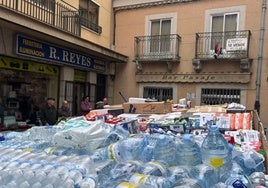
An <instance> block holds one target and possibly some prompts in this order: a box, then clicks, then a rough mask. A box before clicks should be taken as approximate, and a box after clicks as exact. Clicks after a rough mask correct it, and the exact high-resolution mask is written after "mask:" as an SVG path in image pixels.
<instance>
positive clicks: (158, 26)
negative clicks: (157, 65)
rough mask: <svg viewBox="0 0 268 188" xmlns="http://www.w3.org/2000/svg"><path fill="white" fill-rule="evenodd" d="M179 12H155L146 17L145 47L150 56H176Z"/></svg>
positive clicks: (155, 57)
mask: <svg viewBox="0 0 268 188" xmlns="http://www.w3.org/2000/svg"><path fill="white" fill-rule="evenodd" d="M176 33H177V13H166V14H153V15H148V16H146V17H145V35H146V39H147V40H146V42H145V47H144V48H143V50H144V54H145V55H146V57H148V58H153V59H159V58H160V59H161V58H174V57H173V56H174V54H176V53H175V52H176V50H177V49H178V48H177V45H176V44H177V43H176V42H177V41H176V40H174V36H173V35H174V34H176Z"/></svg>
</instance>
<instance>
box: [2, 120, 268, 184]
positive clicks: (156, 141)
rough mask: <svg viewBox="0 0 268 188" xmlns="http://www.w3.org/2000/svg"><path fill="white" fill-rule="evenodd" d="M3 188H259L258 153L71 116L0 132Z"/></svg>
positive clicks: (218, 139) (207, 137) (217, 138)
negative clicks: (56, 120)
mask: <svg viewBox="0 0 268 188" xmlns="http://www.w3.org/2000/svg"><path fill="white" fill-rule="evenodd" d="M0 164H1V165H0V187H1V188H2V187H3V188H4V187H5V188H8V187H10V188H11V187H12V188H14V187H19V188H27V187H31V188H60V187H63V188H180V187H181V188H182V187H184V188H213V187H215V188H229V187H230V188H231V187H234V188H255V187H256V188H258V187H259V188H261V187H268V175H266V174H265V165H264V164H265V163H264V157H263V155H262V154H260V153H259V152H257V151H256V150H254V149H252V148H250V149H243V150H241V148H240V149H239V148H237V147H235V146H234V145H233V144H230V143H228V142H227V140H226V139H225V137H224V136H223V134H222V132H220V129H219V128H218V127H217V126H216V125H212V126H211V127H209V131H207V132H205V133H204V134H198V135H196V134H188V133H186V134H177V135H176V134H168V133H167V132H165V131H161V130H158V131H155V132H153V133H152V132H146V131H137V132H135V134H133V131H130V127H129V125H128V126H125V124H123V123H118V124H116V125H115V124H113V125H111V124H107V123H105V122H104V121H103V120H101V119H96V120H95V121H88V120H87V119H85V117H83V116H81V117H75V118H71V119H69V120H67V121H61V122H60V123H59V124H58V125H54V126H34V127H31V128H30V129H28V130H26V131H23V132H15V131H10V132H3V133H0Z"/></svg>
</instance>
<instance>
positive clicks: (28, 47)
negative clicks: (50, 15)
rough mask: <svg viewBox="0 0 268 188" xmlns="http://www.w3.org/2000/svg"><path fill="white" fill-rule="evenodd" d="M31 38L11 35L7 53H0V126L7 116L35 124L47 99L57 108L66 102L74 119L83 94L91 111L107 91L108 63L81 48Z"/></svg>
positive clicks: (15, 34) (6, 124) (15, 33)
mask: <svg viewBox="0 0 268 188" xmlns="http://www.w3.org/2000/svg"><path fill="white" fill-rule="evenodd" d="M12 32H14V31H11V33H12ZM30 36H32V35H30ZM30 36H28V35H22V34H17V32H14V33H13V35H11V38H10V41H13V43H10V44H12V46H10V51H6V53H4V54H3V53H1V52H0V89H1V91H3V92H1V94H0V105H1V107H0V116H1V124H2V125H5V126H9V125H8V124H9V120H8V121H7V122H4V121H5V118H4V117H9V116H12V117H15V118H16V121H17V122H18V121H23V122H25V121H27V122H30V123H33V124H35V123H36V120H37V118H36V117H38V115H39V110H40V109H41V108H42V106H43V105H44V104H45V102H46V99H47V98H48V97H54V98H55V99H56V107H57V108H59V106H60V105H61V101H62V100H64V99H66V100H68V102H69V105H70V108H71V112H72V115H73V116H75V115H79V111H80V102H81V100H82V98H83V97H84V96H86V95H88V96H90V101H91V103H92V106H93V108H94V104H95V103H96V101H97V100H99V99H98V97H97V96H99V97H100V96H105V93H107V92H108V91H107V90H106V88H108V86H107V82H108V83H109V80H108V81H106V79H109V78H110V77H108V76H107V75H108V74H109V62H108V61H106V60H105V59H102V58H101V57H98V56H96V55H95V56H93V55H91V54H90V53H86V51H85V49H83V48H82V47H81V46H80V47H79V46H73V47H72V45H71V44H68V45H64V44H66V42H63V43H62V44H60V43H59V44H58V43H57V42H54V41H53V40H51V39H50V40H46V41H43V40H40V38H42V37H36V38H35V37H30ZM48 41H49V42H48ZM6 49H9V47H7V48H6ZM100 77H101V78H102V79H99V78H100ZM98 82H101V83H98ZM110 82H111V81H110Z"/></svg>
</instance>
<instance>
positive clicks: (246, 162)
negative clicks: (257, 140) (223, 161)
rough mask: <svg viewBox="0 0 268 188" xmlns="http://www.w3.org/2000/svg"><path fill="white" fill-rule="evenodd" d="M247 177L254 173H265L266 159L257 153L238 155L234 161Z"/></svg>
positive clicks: (249, 152) (250, 152)
mask: <svg viewBox="0 0 268 188" xmlns="http://www.w3.org/2000/svg"><path fill="white" fill-rule="evenodd" d="M233 160H234V161H235V162H236V163H237V164H239V166H240V167H241V168H242V170H243V171H244V172H245V174H246V175H247V176H250V175H251V174H252V173H253V172H265V166H264V157H263V156H262V155H261V154H259V153H257V152H256V151H254V150H252V151H247V152H244V153H241V154H240V155H237V156H235V157H234V159H233Z"/></svg>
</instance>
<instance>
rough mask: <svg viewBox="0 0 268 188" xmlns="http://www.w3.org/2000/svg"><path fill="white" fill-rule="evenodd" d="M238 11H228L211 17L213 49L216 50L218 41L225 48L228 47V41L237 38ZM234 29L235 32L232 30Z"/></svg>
mask: <svg viewBox="0 0 268 188" xmlns="http://www.w3.org/2000/svg"><path fill="white" fill-rule="evenodd" d="M238 18H239V14H238V13H228V14H227V13H226V14H222V15H214V16H212V17H211V32H212V34H211V35H212V37H211V50H214V48H215V47H216V44H217V43H218V44H219V45H220V46H221V47H222V48H223V49H225V48H226V41H227V39H230V38H235V36H233V35H236V32H235V31H237V29H238ZM232 31H234V32H232Z"/></svg>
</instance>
